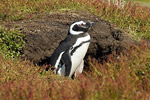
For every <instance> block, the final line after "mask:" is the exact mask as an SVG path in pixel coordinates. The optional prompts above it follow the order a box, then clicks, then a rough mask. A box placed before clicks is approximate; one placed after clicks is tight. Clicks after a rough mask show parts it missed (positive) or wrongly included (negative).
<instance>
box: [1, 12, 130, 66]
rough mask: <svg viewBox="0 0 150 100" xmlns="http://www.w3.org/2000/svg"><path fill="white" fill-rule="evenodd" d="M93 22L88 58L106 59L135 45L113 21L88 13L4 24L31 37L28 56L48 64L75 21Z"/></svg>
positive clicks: (47, 15) (50, 16) (28, 43)
mask: <svg viewBox="0 0 150 100" xmlns="http://www.w3.org/2000/svg"><path fill="white" fill-rule="evenodd" d="M79 20H85V21H93V22H95V23H94V26H93V27H92V28H91V29H90V30H89V32H88V33H89V34H90V36H91V39H92V40H91V44H90V46H89V49H88V52H87V55H86V57H87V56H89V55H90V56H92V57H95V58H97V59H105V58H107V55H109V54H111V53H112V52H113V51H117V52H120V51H123V50H124V49H126V43H128V44H130V43H133V40H132V38H131V37H130V36H128V35H127V34H125V33H123V32H122V31H121V30H119V29H117V28H114V27H113V26H112V25H111V24H110V23H109V22H107V21H104V20H102V19H100V18H99V17H98V16H96V15H92V14H90V13H87V12H68V11H66V12H63V13H49V14H43V15H42V16H39V17H38V18H33V19H30V20H26V21H25V20H23V21H17V22H16V21H15V22H7V23H3V24H2V25H3V26H5V27H8V28H12V27H13V28H16V29H19V30H20V31H21V32H22V33H25V34H27V36H26V38H25V40H26V46H25V48H24V49H23V54H24V55H25V56H24V57H25V58H26V59H28V60H30V61H33V62H34V63H36V64H39V63H45V62H44V61H46V60H45V59H47V58H49V57H50V56H51V55H52V53H53V51H54V50H55V48H56V47H57V46H58V45H59V42H60V41H62V40H63V39H64V38H65V37H66V35H67V33H68V28H69V25H70V24H71V23H72V22H74V21H79Z"/></svg>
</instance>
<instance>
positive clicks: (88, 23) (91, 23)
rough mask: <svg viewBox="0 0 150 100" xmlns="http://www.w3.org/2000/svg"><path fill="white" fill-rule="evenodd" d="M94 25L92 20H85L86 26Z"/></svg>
mask: <svg viewBox="0 0 150 100" xmlns="http://www.w3.org/2000/svg"><path fill="white" fill-rule="evenodd" d="M93 25H94V22H87V23H86V26H88V27H91V26H93Z"/></svg>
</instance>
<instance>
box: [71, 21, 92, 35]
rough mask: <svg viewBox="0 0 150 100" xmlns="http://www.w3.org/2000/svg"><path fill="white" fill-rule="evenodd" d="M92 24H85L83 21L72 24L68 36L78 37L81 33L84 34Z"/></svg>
mask: <svg viewBox="0 0 150 100" xmlns="http://www.w3.org/2000/svg"><path fill="white" fill-rule="evenodd" d="M93 24H94V22H85V21H77V22H74V23H72V24H71V26H70V28H69V34H71V35H79V34H82V33H86V32H87V31H88V30H89V28H90V27H91V26H92V25H93Z"/></svg>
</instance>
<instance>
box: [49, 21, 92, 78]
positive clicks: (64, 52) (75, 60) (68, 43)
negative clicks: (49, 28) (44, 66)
mask: <svg viewBox="0 0 150 100" xmlns="http://www.w3.org/2000/svg"><path fill="white" fill-rule="evenodd" d="M92 25H93V22H85V21H77V22H74V23H72V24H71V26H70V27H69V30H68V35H67V36H66V38H65V39H64V40H63V41H61V42H60V44H59V46H58V47H57V48H56V49H55V51H54V53H53V54H52V56H51V59H50V64H51V65H52V66H54V67H55V73H56V74H59V75H61V76H69V77H72V75H73V74H74V73H75V76H76V75H77V74H79V73H82V71H83V66H84V60H83V59H84V57H85V55H86V52H87V50H88V47H89V44H90V35H89V34H88V30H89V28H90V27H91V26H92Z"/></svg>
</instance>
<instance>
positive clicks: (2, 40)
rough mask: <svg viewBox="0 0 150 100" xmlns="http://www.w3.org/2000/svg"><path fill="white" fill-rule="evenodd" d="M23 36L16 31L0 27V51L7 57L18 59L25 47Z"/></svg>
mask: <svg viewBox="0 0 150 100" xmlns="http://www.w3.org/2000/svg"><path fill="white" fill-rule="evenodd" d="M24 37H25V35H24V34H21V33H20V32H19V31H17V30H8V29H4V28H2V27H0V51H1V53H5V54H6V56H7V57H18V56H19V55H20V52H21V50H22V48H23V47H24V46H25V40H24Z"/></svg>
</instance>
